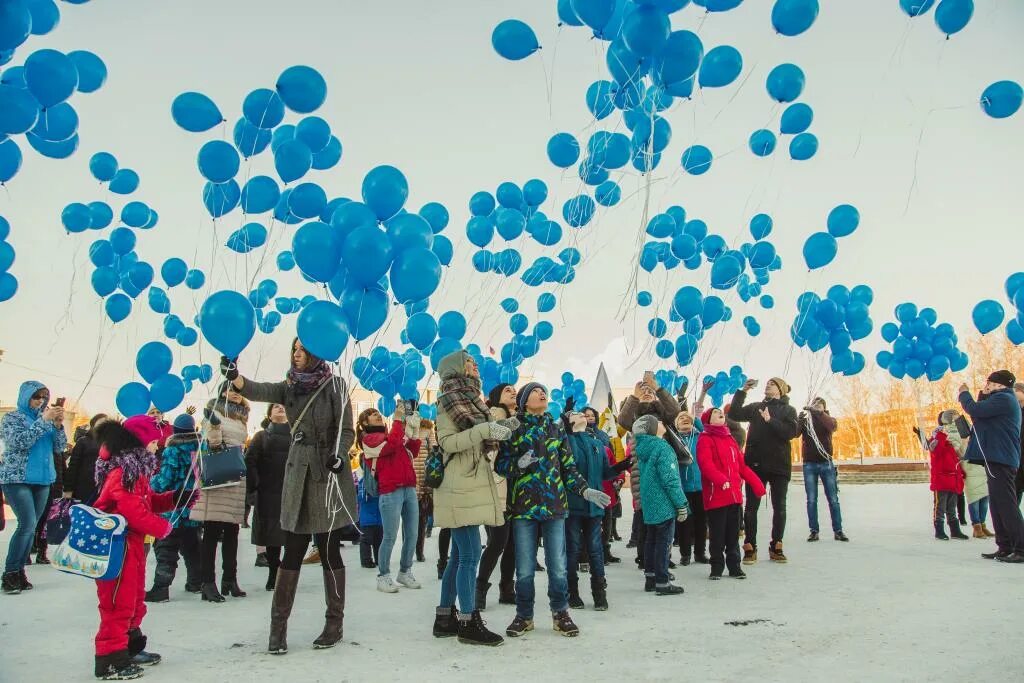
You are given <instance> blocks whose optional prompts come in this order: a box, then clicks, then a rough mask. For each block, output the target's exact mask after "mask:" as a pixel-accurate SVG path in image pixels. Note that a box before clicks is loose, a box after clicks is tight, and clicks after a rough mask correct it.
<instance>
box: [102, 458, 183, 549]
mask: <svg viewBox="0 0 1024 683" xmlns="http://www.w3.org/2000/svg"><path fill="white" fill-rule="evenodd" d="M93 507H95V508H96V509H97V510H102V511H103V512H106V513H109V514H117V515H121V516H122V517H124V519H125V521H126V522H128V536H129V538H130V537H132V536H136V537H145V536H154V537H156V538H164V537H166V536H167V535H168V534H170V533H171V529H172V528H173V527H172V526H171V523H170V522H168V521H167V520H166V519H164V518H163V517H161V516H160V515H159V513H161V512H169V511H171V510H173V509H174V491H168V492H166V493H153V489H151V488H150V487H149V477H139V479H138V481H136V482H135V490H134V491H128V490H127V489H125V487H124V484H123V482H122V481H121V468H120V467H118V468H116V469H113V470H111V471H110V474H108V475H107V478H106V480H105V481H104V482H103V488H102V489H101V490H100V495H99V497H98V498H97V499H96V502H95V503H94V504H93Z"/></svg>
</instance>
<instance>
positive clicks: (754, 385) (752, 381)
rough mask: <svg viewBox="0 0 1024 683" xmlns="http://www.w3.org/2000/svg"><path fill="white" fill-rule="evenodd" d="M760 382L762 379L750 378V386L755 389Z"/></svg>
mask: <svg viewBox="0 0 1024 683" xmlns="http://www.w3.org/2000/svg"><path fill="white" fill-rule="evenodd" d="M760 383H761V381H760V380H757V379H752V380H750V388H751V389H753V388H754V387H756V386H757V385H758V384H760Z"/></svg>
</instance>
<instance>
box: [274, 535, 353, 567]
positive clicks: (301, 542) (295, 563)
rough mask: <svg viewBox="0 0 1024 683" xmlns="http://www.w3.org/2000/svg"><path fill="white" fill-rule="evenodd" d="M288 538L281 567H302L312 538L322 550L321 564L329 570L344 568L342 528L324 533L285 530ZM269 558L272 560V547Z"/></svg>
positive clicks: (318, 548)
mask: <svg viewBox="0 0 1024 683" xmlns="http://www.w3.org/2000/svg"><path fill="white" fill-rule="evenodd" d="M285 534H286V536H287V540H286V541H285V544H284V558H283V559H282V560H281V569H288V570H291V571H298V570H299V569H301V568H302V560H304V559H305V557H306V551H307V550H309V541H310V538H312V540H313V541H314V542H315V543H316V547H317V550H319V551H320V565H321V566H322V567H323V568H324V569H325V570H327V571H332V570H335V569H343V568H344V567H345V562H344V561H343V560H342V559H341V534H342V530H341V529H334V530H332V531H329V532H327V533H324V534H313V535H312V537H310V535H309V534H293V533H291V532H290V531H286V532H285ZM267 553H268V554H267V560H268V562H269V560H270V555H269V553H270V548H267Z"/></svg>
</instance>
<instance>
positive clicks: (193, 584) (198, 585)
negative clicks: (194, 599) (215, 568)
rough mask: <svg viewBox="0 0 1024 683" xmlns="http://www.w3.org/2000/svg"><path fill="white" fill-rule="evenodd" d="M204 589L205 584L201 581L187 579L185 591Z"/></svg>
mask: <svg viewBox="0 0 1024 683" xmlns="http://www.w3.org/2000/svg"><path fill="white" fill-rule="evenodd" d="M202 590H203V584H202V582H200V581H186V582H185V592H186V593H201V592H202Z"/></svg>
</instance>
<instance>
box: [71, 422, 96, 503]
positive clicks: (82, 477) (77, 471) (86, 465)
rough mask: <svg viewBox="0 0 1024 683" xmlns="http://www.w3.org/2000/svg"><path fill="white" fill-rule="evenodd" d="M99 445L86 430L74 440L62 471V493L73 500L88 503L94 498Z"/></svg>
mask: <svg viewBox="0 0 1024 683" xmlns="http://www.w3.org/2000/svg"><path fill="white" fill-rule="evenodd" d="M99 454H100V445H99V444H98V443H96V440H95V439H93V438H92V434H90V433H89V432H88V431H87V432H86V433H85V434H83V435H81V436H79V437H78V439H76V440H75V447H74V448H72V449H71V457H70V458H68V468H67V471H66V472H65V473H64V493H70V494H71V497H72V498H73V499H75V500H80V501H82V502H83V503H86V504H89V503H91V502H92V501H93V499H94V498H96V458H98V457H99Z"/></svg>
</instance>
